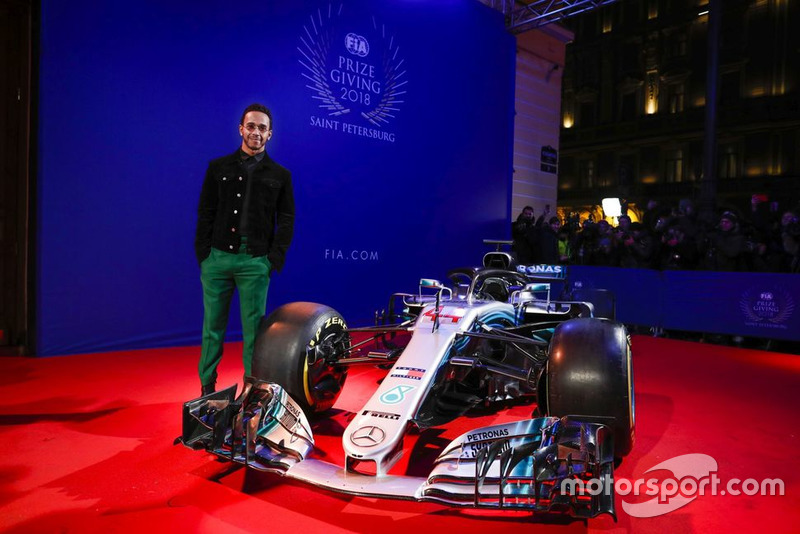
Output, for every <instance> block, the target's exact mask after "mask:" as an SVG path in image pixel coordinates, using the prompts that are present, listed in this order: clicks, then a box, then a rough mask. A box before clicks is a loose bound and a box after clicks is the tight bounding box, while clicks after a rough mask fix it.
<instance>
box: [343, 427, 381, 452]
mask: <svg viewBox="0 0 800 534" xmlns="http://www.w3.org/2000/svg"><path fill="white" fill-rule="evenodd" d="M384 438H386V433H385V432H384V431H383V430H381V429H380V428H378V427H377V426H362V427H361V428H359V429H358V430H356V431H355V432H353V433H352V434H350V441H351V442H353V444H354V445H358V446H359V447H374V446H375V445H378V444H380V443H382V442H383V440H384Z"/></svg>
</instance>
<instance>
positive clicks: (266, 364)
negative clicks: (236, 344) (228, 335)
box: [252, 302, 350, 414]
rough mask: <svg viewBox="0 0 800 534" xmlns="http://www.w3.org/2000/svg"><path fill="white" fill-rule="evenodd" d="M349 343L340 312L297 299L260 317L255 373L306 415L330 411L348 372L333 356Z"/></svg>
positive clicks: (254, 352)
mask: <svg viewBox="0 0 800 534" xmlns="http://www.w3.org/2000/svg"><path fill="white" fill-rule="evenodd" d="M349 346H350V336H349V335H348V333H347V325H346V323H345V322H344V319H342V316H341V315H339V313H338V312H336V310H334V309H332V308H329V307H328V306H324V305H322V304H316V303H313V302H292V303H289V304H285V305H283V306H281V307H280V308H278V309H276V310H275V311H273V312H272V313H271V314H270V315H269V316H268V317H265V318H264V319H262V320H261V325H260V326H259V329H258V335H257V336H256V341H255V347H254V349H253V365H252V373H253V376H254V377H255V378H257V379H259V380H264V381H267V382H275V383H277V384H279V385H280V386H281V387H283V389H285V390H286V392H287V393H289V395H291V396H292V398H294V400H295V401H297V402H298V404H300V406H302V407H303V410H305V412H306V413H307V414H312V413H319V412H324V411H325V410H328V409H330V408H331V407H332V406H333V404H334V403H335V402H336V399H337V398H338V397H339V394H340V393H341V391H342V386H343V385H344V382H345V379H346V378H347V370H346V368H344V367H341V366H337V365H336V364H335V362H333V361H332V359H331V356H332V355H334V354H337V353H338V354H341V352H342V351H343V350H345V349H347V348H349Z"/></svg>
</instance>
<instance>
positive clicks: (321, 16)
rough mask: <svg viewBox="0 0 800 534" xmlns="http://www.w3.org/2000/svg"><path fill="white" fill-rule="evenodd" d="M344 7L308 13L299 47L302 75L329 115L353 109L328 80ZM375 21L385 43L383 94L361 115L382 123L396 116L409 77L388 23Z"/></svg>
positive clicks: (332, 7)
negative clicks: (339, 21) (338, 21)
mask: <svg viewBox="0 0 800 534" xmlns="http://www.w3.org/2000/svg"><path fill="white" fill-rule="evenodd" d="M343 9H344V6H343V4H341V3H340V4H339V5H338V7H337V8H334V5H333V4H328V9H327V10H325V11H324V12H323V9H317V12H316V13H315V14H313V15H311V16H310V17H309V22H308V24H306V25H304V26H303V32H304V34H303V35H302V36H301V37H300V46H298V47H297V50H298V51H299V52H300V54H301V56H302V59H300V64H301V65H302V66H303V69H304V71H303V73H302V75H303V77H304V78H305V79H306V80H307V81H308V84H306V87H307V88H308V89H309V90H310V91H311V92H312V95H313V96H312V98H314V99H315V100H318V101H319V107H320V108H322V109H324V110H325V111H326V113H327V114H328V115H329V116H339V115H344V114H347V113H350V112H351V111H352V107H351V106H350V104H349V103H343V102H342V101H341V100H340V99H339V98H337V97H336V95H335V93H334V91H333V89H332V88H331V86H330V84H329V83H328V73H327V70H326V65H327V59H328V57H329V54H330V52H331V48H332V46H333V44H334V39H335V31H334V30H335V23H336V19H337V18H339V17H340V16H341V14H342V11H343ZM372 24H373V29H374V30H375V31H376V32H377V33H378V35H379V36H380V39H381V42H382V43H383V44H384V46H383V47H382V49H383V55H382V60H381V65H380V67H381V69H382V71H383V75H384V84H383V91H382V94H381V97H380V99H379V100H378V101H377V103H376V104H375V106H373V107H371V108H370V109H368V110H366V111H362V112H361V116H362V117H363V118H364V119H366V120H367V121H369V122H370V123H372V124H373V125H375V126H379V127H381V126H385V125H386V124H388V123H389V121H390V120H391V119H393V118H395V113H396V112H397V111H398V110H399V108H398V106H399V105H400V104H403V103H404V101H403V100H402V97H403V95H404V94H406V90H405V86H406V84H407V83H408V81H407V80H406V79H405V78H406V70H404V59H402V58H401V57H400V48H399V46H398V44H397V43H396V41H395V38H394V35H389V34H388V32H387V29H386V26H385V25H383V24H379V23H378V21H377V20H376V19H375V17H372Z"/></svg>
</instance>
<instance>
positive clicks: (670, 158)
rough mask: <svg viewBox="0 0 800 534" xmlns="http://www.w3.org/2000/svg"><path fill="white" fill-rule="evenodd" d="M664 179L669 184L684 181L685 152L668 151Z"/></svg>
mask: <svg viewBox="0 0 800 534" xmlns="http://www.w3.org/2000/svg"><path fill="white" fill-rule="evenodd" d="M664 178H665V180H666V181H667V182H668V183H678V182H682V181H683V150H669V151H667V155H666V159H665V168H664Z"/></svg>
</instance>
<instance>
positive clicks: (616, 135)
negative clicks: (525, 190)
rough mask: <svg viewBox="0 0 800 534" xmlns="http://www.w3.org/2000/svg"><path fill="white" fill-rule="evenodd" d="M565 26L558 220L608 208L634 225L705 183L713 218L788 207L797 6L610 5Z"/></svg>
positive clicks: (794, 140)
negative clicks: (646, 212) (649, 204)
mask: <svg viewBox="0 0 800 534" xmlns="http://www.w3.org/2000/svg"><path fill="white" fill-rule="evenodd" d="M712 9H716V10H719V11H718V12H715V13H713V14H711V15H710V13H709V12H710V11H711V10H712ZM715 15H716V16H717V18H715V19H712V17H714V16H715ZM712 24H713V26H712ZM565 25H566V26H567V27H568V28H569V29H570V30H572V31H573V32H574V34H575V37H574V40H573V41H572V42H571V43H570V44H568V45H567V51H566V60H565V69H564V77H563V85H562V113H561V133H560V141H561V155H560V162H559V180H558V184H559V185H558V187H559V191H558V204H559V206H560V211H561V213H562V214H565V213H566V212H569V211H577V212H579V213H581V214H582V216H583V217H586V216H587V215H588V214H589V213H594V214H595V216H598V215H602V214H601V212H600V211H599V207H598V206H599V204H600V202H601V199H602V198H605V197H620V198H622V199H625V200H627V201H628V203H629V206H630V209H631V212H632V215H634V217H635V216H636V215H637V213H639V212H640V210H641V209H642V208H643V206H644V204H645V203H646V201H647V200H648V199H651V198H657V199H659V200H660V201H661V202H662V203H671V204H673V205H677V204H678V201H679V200H680V199H683V198H690V199H693V200H695V201H700V200H702V198H701V196H702V191H703V186H704V183H705V186H708V185H709V184H710V185H711V186H712V188H713V189H712V191H713V200H714V206H713V207H714V208H715V209H717V210H720V209H731V208H733V209H737V210H739V211H744V210H747V209H748V206H749V203H750V200H751V197H752V196H753V195H754V194H756V193H757V194H760V195H765V196H768V197H769V199H770V201H771V202H777V203H778V205H777V206H776V207H777V209H781V210H783V209H788V208H792V207H796V205H797V202H798V200H800V195H799V194H798V193H800V87H799V86H800V31H798V28H800V2H797V1H795V0H711V2H709V0H620V1H619V2H616V3H614V4H611V5H609V6H606V7H603V8H601V9H597V10H593V11H591V12H589V13H586V14H584V15H580V16H577V17H574V18H572V19H570V20H568V21H567V22H566V23H565ZM715 67H716V68H715ZM715 89H716V90H715ZM711 99H716V100H714V101H713V102H714V104H715V108H711V109H715V110H716V113H714V114H713V116H712V117H711V118H709V116H708V112H709V109H707V103H709V102H712V100H711ZM709 140H710V141H711V142H710V143H709ZM709 145H710V146H709ZM706 154H711V157H712V158H714V160H715V161H714V162H715V165H713V166H712V173H711V175H712V178H711V180H710V181H709V180H706V177H705V174H706V173H708V169H709V166H708V165H707V164H706V161H705V158H706V157H707V156H706Z"/></svg>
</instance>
